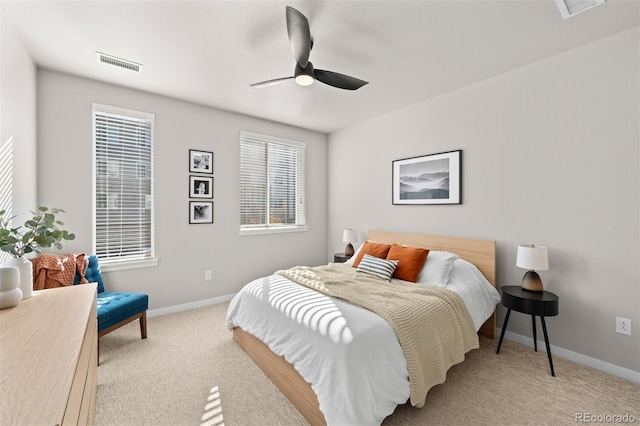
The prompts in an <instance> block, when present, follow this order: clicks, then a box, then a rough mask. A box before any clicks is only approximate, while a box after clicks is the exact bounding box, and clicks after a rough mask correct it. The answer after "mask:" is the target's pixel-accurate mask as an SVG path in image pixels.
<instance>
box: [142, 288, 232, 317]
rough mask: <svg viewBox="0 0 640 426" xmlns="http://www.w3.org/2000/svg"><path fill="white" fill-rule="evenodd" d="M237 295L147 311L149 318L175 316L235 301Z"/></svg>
mask: <svg viewBox="0 0 640 426" xmlns="http://www.w3.org/2000/svg"><path fill="white" fill-rule="evenodd" d="M235 295H236V294H235V293H234V294H227V295H225V296H219V297H213V298H211V299H204V300H198V301H196V302H190V303H183V304H181V305H174V306H167V307H166V308H160V309H153V310H151V311H147V318H153V317H159V316H161V315H168V314H175V313H178V312H182V311H189V310H191V309H197V308H202V307H205V306H210V305H217V304H219V303H224V302H228V301H229V300H231V299H233V296H235Z"/></svg>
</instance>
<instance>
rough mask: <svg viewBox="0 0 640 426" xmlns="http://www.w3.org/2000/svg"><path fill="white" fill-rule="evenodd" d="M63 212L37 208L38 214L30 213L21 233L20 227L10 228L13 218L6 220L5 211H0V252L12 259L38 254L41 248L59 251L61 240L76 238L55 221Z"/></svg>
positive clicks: (60, 222) (62, 223)
mask: <svg viewBox="0 0 640 426" xmlns="http://www.w3.org/2000/svg"><path fill="white" fill-rule="evenodd" d="M64 212H65V211H64V210H62V209H57V208H55V207H53V208H49V207H38V213H36V212H31V214H33V218H32V219H29V220H27V221H26V222H25V223H24V227H25V228H26V230H25V231H23V230H21V228H22V226H18V227H17V228H12V227H11V224H10V223H11V219H13V218H14V217H15V216H12V217H9V218H6V217H5V214H6V211H5V210H2V211H0V250H2V251H6V252H7V253H9V254H11V255H12V256H13V257H22V256H24V255H25V254H27V253H31V252H36V253H40V252H41V251H42V249H43V248H47V247H51V246H54V247H55V248H57V249H61V248H62V244H61V241H62V240H73V239H75V238H76V236H75V235H74V234H70V233H69V232H67V231H65V230H64V229H62V228H61V226H63V225H64V222H62V221H61V220H57V219H56V215H57V214H59V213H64Z"/></svg>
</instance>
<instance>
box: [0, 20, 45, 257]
mask: <svg viewBox="0 0 640 426" xmlns="http://www.w3.org/2000/svg"><path fill="white" fill-rule="evenodd" d="M0 23H1V25H0V27H1V29H0V52H1V53H0V152H10V153H11V155H12V159H13V162H12V172H11V173H9V175H10V176H11V178H8V176H9V175H5V174H4V173H2V171H1V170H0V176H2V182H0V187H1V188H6V187H7V186H10V187H12V190H11V191H10V192H11V196H10V197H7V198H4V199H2V200H0V210H1V209H4V208H6V207H7V204H11V212H12V214H14V215H17V216H18V217H16V218H15V219H14V222H13V225H14V226H18V225H22V224H24V222H25V220H26V219H28V218H31V216H32V215H31V213H30V211H31V210H35V209H36V207H37V205H36V200H37V191H36V189H37V188H36V176H37V170H36V167H35V164H36V67H35V65H34V64H33V61H32V60H31V57H30V56H29V53H28V52H27V50H26V48H25V47H24V45H23V44H22V41H21V40H20V37H19V36H18V34H16V32H15V29H14V28H13V26H12V24H11V21H10V20H9V17H8V16H7V13H6V11H4V10H3V8H2V7H0ZM0 167H2V168H3V169H4V168H5V167H6V163H2V165H1V166H0ZM8 180H10V181H11V182H10V183H9V182H8ZM2 259H3V256H2V255H0V263H1V260H2Z"/></svg>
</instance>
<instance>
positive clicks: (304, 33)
mask: <svg viewBox="0 0 640 426" xmlns="http://www.w3.org/2000/svg"><path fill="white" fill-rule="evenodd" d="M287 33H288V34H289V44H290V45H291V50H292V51H293V57H294V58H295V60H296V62H297V63H298V65H300V67H301V68H304V67H306V66H307V62H309V53H310V52H311V31H310V30H309V21H308V20H307V18H306V17H305V16H304V15H303V14H302V13H300V12H298V11H297V10H296V9H294V8H292V7H291V6H287Z"/></svg>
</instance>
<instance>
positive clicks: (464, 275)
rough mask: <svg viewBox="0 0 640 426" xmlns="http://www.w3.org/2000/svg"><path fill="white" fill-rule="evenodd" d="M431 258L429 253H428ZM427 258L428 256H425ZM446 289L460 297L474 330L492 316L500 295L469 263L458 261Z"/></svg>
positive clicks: (454, 264)
mask: <svg viewBox="0 0 640 426" xmlns="http://www.w3.org/2000/svg"><path fill="white" fill-rule="evenodd" d="M429 256H431V253H429ZM427 258H428V256H427ZM447 289H448V290H451V291H455V292H456V293H458V295H460V297H462V300H464V304H465V305H466V306H467V309H468V310H469V314H471V318H472V319H473V323H474V324H475V326H476V330H478V329H480V326H482V324H483V323H484V322H485V321H486V320H487V318H489V317H490V316H491V314H493V312H494V310H495V309H496V305H497V304H498V303H500V293H499V292H498V290H496V289H495V287H494V286H492V285H491V283H490V282H489V281H487V279H486V278H485V276H484V275H482V272H480V270H479V269H478V268H477V267H476V266H475V265H474V264H472V263H471V262H468V261H466V260H464V259H458V260H456V261H455V262H454V263H453V269H452V270H451V274H450V275H449V283H448V284H447Z"/></svg>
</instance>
